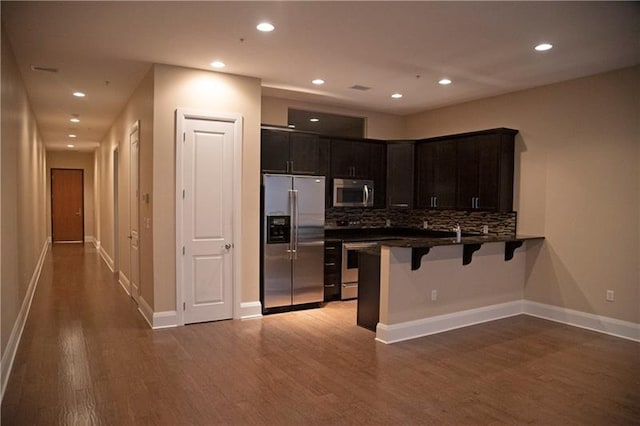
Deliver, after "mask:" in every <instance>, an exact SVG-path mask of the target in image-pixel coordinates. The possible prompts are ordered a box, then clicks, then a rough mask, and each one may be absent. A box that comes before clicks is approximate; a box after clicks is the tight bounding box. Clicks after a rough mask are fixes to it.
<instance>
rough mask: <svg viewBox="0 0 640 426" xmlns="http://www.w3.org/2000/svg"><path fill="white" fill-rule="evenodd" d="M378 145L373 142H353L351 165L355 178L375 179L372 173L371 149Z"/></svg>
mask: <svg viewBox="0 0 640 426" xmlns="http://www.w3.org/2000/svg"><path fill="white" fill-rule="evenodd" d="M374 145H377V144H374V143H371V142H356V141H354V142H351V163H352V166H353V177H354V178H357V179H373V178H374V176H373V173H372V171H371V148H372V147H373V146H374Z"/></svg>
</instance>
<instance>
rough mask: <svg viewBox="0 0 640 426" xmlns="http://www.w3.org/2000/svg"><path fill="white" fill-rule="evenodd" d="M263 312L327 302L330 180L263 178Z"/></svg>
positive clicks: (315, 177) (302, 177)
mask: <svg viewBox="0 0 640 426" xmlns="http://www.w3.org/2000/svg"><path fill="white" fill-rule="evenodd" d="M262 185H263V203H262V204H263V209H262V286H261V288H262V307H263V311H264V312H265V313H268V311H269V310H270V309H271V310H273V309H274V308H280V309H283V308H285V309H286V307H291V306H294V305H304V304H309V303H319V302H322V301H323V299H324V203H325V201H324V197H325V178H324V176H292V175H272V174H264V175H262Z"/></svg>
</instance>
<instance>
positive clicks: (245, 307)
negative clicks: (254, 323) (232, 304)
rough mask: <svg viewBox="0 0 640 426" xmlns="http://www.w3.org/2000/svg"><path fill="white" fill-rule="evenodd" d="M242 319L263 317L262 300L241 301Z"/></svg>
mask: <svg viewBox="0 0 640 426" xmlns="http://www.w3.org/2000/svg"><path fill="white" fill-rule="evenodd" d="M239 317H240V319H243V320H244V319H254V318H260V317H262V304H261V303H260V301H259V300H258V301H254V302H243V303H240V315H239Z"/></svg>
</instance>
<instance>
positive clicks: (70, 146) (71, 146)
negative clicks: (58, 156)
mask: <svg viewBox="0 0 640 426" xmlns="http://www.w3.org/2000/svg"><path fill="white" fill-rule="evenodd" d="M74 146H75V145H73V144H71V143H70V144H67V148H73V147H74Z"/></svg>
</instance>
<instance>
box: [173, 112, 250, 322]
mask: <svg viewBox="0 0 640 426" xmlns="http://www.w3.org/2000/svg"><path fill="white" fill-rule="evenodd" d="M189 119H197V120H211V121H224V122H227V123H232V124H233V126H234V129H233V130H234V132H233V247H234V248H233V282H232V287H233V318H234V319H238V318H240V315H241V311H240V298H241V291H240V283H242V269H241V261H240V259H242V115H241V114H235V113H218V112H211V111H202V110H194V109H190V108H178V109H177V110H176V194H175V196H176V198H175V202H176V314H177V323H178V325H184V311H183V303H184V294H183V292H184V282H183V280H182V277H183V267H184V256H183V255H182V246H183V245H184V236H183V235H182V221H183V215H184V211H183V210H184V209H183V204H182V203H181V202H180V200H181V199H182V190H183V189H184V182H183V178H182V174H183V166H182V163H183V155H184V153H183V150H184V144H183V137H184V136H183V135H184V124H185V121H186V120H189Z"/></svg>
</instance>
